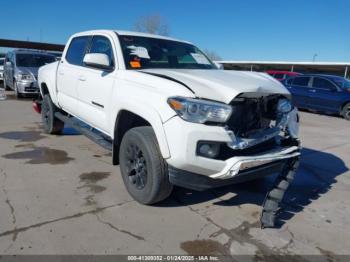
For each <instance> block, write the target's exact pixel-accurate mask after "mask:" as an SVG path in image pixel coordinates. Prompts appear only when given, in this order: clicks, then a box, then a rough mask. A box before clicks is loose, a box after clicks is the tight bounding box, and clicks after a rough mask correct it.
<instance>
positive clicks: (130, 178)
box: [119, 126, 173, 205]
mask: <svg viewBox="0 0 350 262" xmlns="http://www.w3.org/2000/svg"><path fill="white" fill-rule="evenodd" d="M119 162H120V170H121V173H122V177H123V181H124V184H125V187H126V189H127V190H128V192H129V194H130V195H131V196H132V197H133V198H134V199H135V200H136V201H137V202H139V203H141V204H144V205H151V204H155V203H157V202H160V201H162V200H164V199H166V198H167V197H168V196H169V195H170V194H171V192H172V190H173V185H172V184H171V183H170V182H169V177H168V166H167V164H166V162H165V160H164V159H163V157H162V155H161V153H160V150H159V146H158V142H157V139H156V136H155V134H154V131H153V129H152V128H151V127H148V126H145V127H135V128H132V129H130V130H129V131H128V132H127V133H126V134H125V135H124V137H123V139H122V142H121V145H120V151H119Z"/></svg>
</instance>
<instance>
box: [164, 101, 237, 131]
mask: <svg viewBox="0 0 350 262" xmlns="http://www.w3.org/2000/svg"><path fill="white" fill-rule="evenodd" d="M168 104H169V105H170V107H171V108H172V109H174V110H175V112H176V113H177V114H178V115H179V116H180V117H181V118H182V119H184V120H186V121H189V122H194V123H200V124H203V123H206V122H216V123H225V122H226V121H227V120H228V119H229V117H230V116H231V113H232V107H231V106H229V105H226V104H222V103H217V102H212V101H207V100H201V99H193V98H185V97H171V98H169V99H168Z"/></svg>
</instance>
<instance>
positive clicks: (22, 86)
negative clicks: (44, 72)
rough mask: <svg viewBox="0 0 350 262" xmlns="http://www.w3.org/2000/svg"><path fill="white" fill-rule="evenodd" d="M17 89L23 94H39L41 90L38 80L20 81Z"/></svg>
mask: <svg viewBox="0 0 350 262" xmlns="http://www.w3.org/2000/svg"><path fill="white" fill-rule="evenodd" d="M17 90H18V92H19V93H21V94H38V93H39V92H40V90H39V87H38V82H37V81H18V82H17Z"/></svg>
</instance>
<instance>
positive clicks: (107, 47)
mask: <svg viewBox="0 0 350 262" xmlns="http://www.w3.org/2000/svg"><path fill="white" fill-rule="evenodd" d="M89 53H98V54H105V55H107V56H108V59H109V65H110V66H114V64H115V63H114V56H113V49H112V45H111V42H110V41H109V39H108V38H107V37H105V36H94V37H93V38H92V41H91V47H90V51H89Z"/></svg>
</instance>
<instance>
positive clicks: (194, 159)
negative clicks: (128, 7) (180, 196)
mask: <svg viewBox="0 0 350 262" xmlns="http://www.w3.org/2000/svg"><path fill="white" fill-rule="evenodd" d="M38 81H39V86H40V90H41V95H42V97H43V101H42V107H41V112H42V119H43V123H44V128H45V131H46V132H47V133H50V134H53V133H59V132H60V131H61V130H62V128H63V126H64V123H63V122H64V121H67V122H71V120H72V118H69V116H74V117H75V118H78V119H79V120H80V121H83V122H85V123H86V124H87V125H89V126H91V127H93V128H94V129H96V130H98V131H100V132H101V133H102V134H103V137H108V139H107V140H106V141H108V140H109V141H112V145H111V149H112V151H113V163H114V164H118V163H119V164H120V169H121V173H122V177H123V180H124V183H125V185H126V188H127V190H128V191H129V193H130V194H131V196H132V197H133V198H134V199H136V200H137V201H139V202H141V203H144V204H153V203H156V202H159V201H161V200H163V199H165V198H167V197H168V196H169V195H170V193H171V191H172V189H173V185H178V186H183V187H187V188H191V189H196V190H204V189H208V188H212V187H218V186H222V185H227V184H231V183H237V182H242V181H246V180H250V179H256V178H260V177H262V176H265V175H271V174H275V173H276V172H282V173H283V174H284V176H285V177H286V176H287V173H288V172H287V171H291V170H292V171H295V163H296V162H297V160H298V157H299V155H300V146H299V140H298V126H299V124H298V116H297V110H296V108H293V106H292V105H291V103H290V93H289V92H288V91H287V90H286V89H285V88H284V87H283V85H282V84H280V83H279V82H278V81H276V80H274V79H273V78H272V77H270V76H268V75H267V74H264V73H256V72H238V71H224V70H219V69H218V68H217V67H216V65H215V64H214V63H213V62H212V61H210V60H209V59H208V57H207V56H206V55H205V54H204V53H203V52H201V51H200V50H199V49H198V48H197V47H195V46H194V45H193V44H191V43H189V42H185V41H180V40H176V39H172V38H168V37H163V36H156V35H150V34H144V33H135V32H125V31H88V32H83V33H78V34H75V35H73V36H72V37H71V38H70V39H69V41H68V43H67V45H66V48H65V50H64V52H63V54H62V59H61V61H59V62H56V63H52V64H49V65H46V66H43V67H41V68H40V69H39V77H38ZM93 136H94V135H90V137H93ZM95 140H99V139H95ZM100 140H102V139H100ZM289 175H290V174H289ZM290 178H291V175H290ZM285 180H286V179H285ZM287 180H288V179H287ZM287 180H286V181H287ZM287 182H290V179H289V180H288V181H287Z"/></svg>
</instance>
